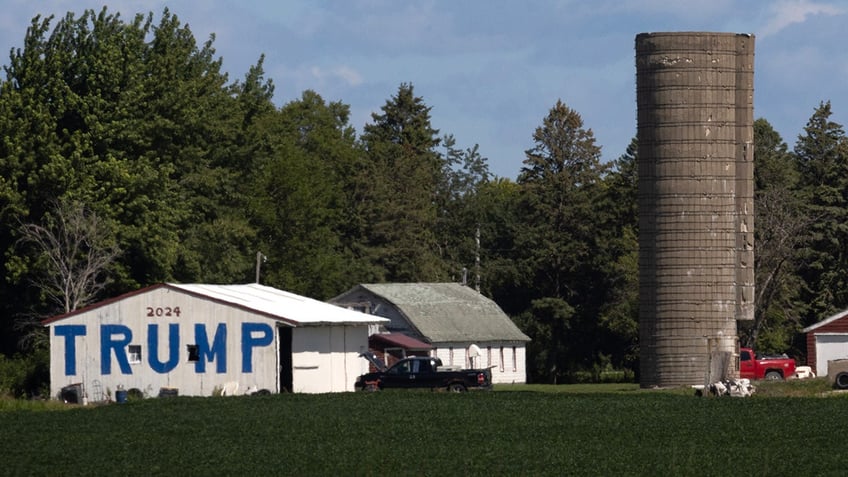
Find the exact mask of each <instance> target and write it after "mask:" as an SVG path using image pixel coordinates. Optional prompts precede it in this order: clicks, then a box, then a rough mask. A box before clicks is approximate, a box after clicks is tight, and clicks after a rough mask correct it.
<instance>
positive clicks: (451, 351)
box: [448, 346, 453, 366]
mask: <svg viewBox="0 0 848 477" xmlns="http://www.w3.org/2000/svg"><path fill="white" fill-rule="evenodd" d="M448 364H449V365H451V366H453V346H451V347H450V348H448Z"/></svg>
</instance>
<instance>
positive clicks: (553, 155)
mask: <svg viewBox="0 0 848 477" xmlns="http://www.w3.org/2000/svg"><path fill="white" fill-rule="evenodd" d="M533 140H534V143H535V145H534V147H533V148H531V149H529V150H527V151H526V156H527V158H526V159H525V161H524V167H522V169H521V174H520V175H519V178H518V184H519V186H520V187H521V217H520V220H521V227H520V229H519V232H518V238H517V239H516V246H517V248H518V249H519V250H521V251H522V256H521V262H522V264H523V265H522V266H521V268H522V269H523V270H525V271H527V272H529V275H527V276H526V278H527V279H528V280H527V282H525V283H524V284H523V285H524V286H527V287H531V288H532V289H533V293H532V297H533V298H532V301H531V303H529V304H528V308H527V310H528V311H527V313H525V315H524V318H523V319H522V321H523V322H524V325H525V329H530V327H529V325H530V324H531V323H529V322H530V321H536V322H538V323H541V324H544V325H543V326H542V325H539V326H538V327H537V328H538V330H539V331H540V333H539V334H538V335H536V336H533V335H531V338H533V343H532V345H531V351H533V352H536V353H538V352H539V351H540V350H542V349H543V350H545V351H546V353H547V357H546V359H545V364H544V366H542V365H541V363H538V364H537V366H536V367H535V369H533V370H531V371H532V374H534V375H535V377H542V376H545V377H546V378H547V379H548V380H552V381H554V382H556V381H557V380H558V379H559V375H560V374H562V373H565V372H567V371H571V370H576V369H579V368H585V367H588V366H591V364H592V356H593V354H594V352H595V350H594V349H593V341H594V340H593V339H592V333H593V331H594V330H593V328H594V327H595V326H596V324H597V322H596V318H595V317H596V316H597V313H598V310H599V308H600V303H599V300H598V297H597V295H598V292H597V290H596V289H595V285H597V284H598V283H599V281H598V278H599V275H598V271H597V270H594V269H593V257H592V256H593V254H595V253H596V252H597V245H598V243H597V232H598V230H597V221H596V220H595V213H596V210H595V205H596V201H597V199H598V198H599V196H600V195H599V194H600V192H601V190H602V186H601V178H602V175H603V173H604V171H605V168H606V166H604V165H602V164H601V162H600V156H601V149H600V147H599V146H597V145H596V144H595V137H594V134H593V133H592V130H591V129H584V127H583V120H582V118H581V117H580V114H578V113H577V112H576V111H574V110H572V109H571V108H569V107H568V106H566V105H565V104H564V103H562V101H557V103H556V105H554V107H553V108H551V110H550V112H549V113H548V115H547V116H546V117H545V118H544V121H543V124H542V125H541V126H539V127H538V128H536V131H535V133H534V134H533ZM534 326H535V325H534Z"/></svg>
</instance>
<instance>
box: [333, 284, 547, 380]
mask: <svg viewBox="0 0 848 477" xmlns="http://www.w3.org/2000/svg"><path fill="white" fill-rule="evenodd" d="M330 303H335V304H337V305H340V306H346V307H348V308H351V309H354V310H359V311H362V312H364V313H371V314H374V315H378V316H382V317H384V318H388V320H389V322H388V323H385V324H384V325H382V326H381V327H380V328H381V331H382V332H384V333H387V334H386V335H383V336H392V335H397V334H402V335H405V336H408V337H410V338H413V339H415V340H420V341H422V342H424V343H427V344H429V345H430V346H431V349H429V350H428V351H427V352H428V353H429V354H430V355H431V356H437V357H439V358H441V360H442V363H444V364H445V365H449V366H458V367H465V368H470V367H472V368H491V370H492V382H493V383H526V382H527V369H526V368H527V363H526V356H527V342H529V341H530V338H529V337H528V336H527V335H525V334H524V333H523V332H522V331H521V330H520V329H518V326H516V325H515V323H513V322H512V320H511V319H510V318H509V316H507V314H506V313H504V311H503V310H502V309H501V308H500V307H499V306H498V305H497V303H495V302H494V301H492V300H491V299H489V298H487V297H485V296H483V295H482V294H480V293H478V292H477V291H475V290H474V289H472V288H469V287H467V286H465V285H462V284H459V283H379V284H378V283H372V284H360V285H357V286H355V287H353V288H351V289H350V290H348V291H346V292H345V293H343V294H341V295H339V296H337V297H335V298H332V299H331V300H330ZM373 338H374V337H373V336H372V341H373ZM372 351H377V352H378V354H379V350H374V349H372Z"/></svg>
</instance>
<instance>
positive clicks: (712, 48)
mask: <svg viewBox="0 0 848 477" xmlns="http://www.w3.org/2000/svg"><path fill="white" fill-rule="evenodd" d="M753 85H754V37H753V36H752V35H746V34H733V33H701V32H675V33H642V34H639V35H637V36H636V93H637V106H638V113H637V122H638V135H637V139H638V142H639V150H638V166H639V247H640V256H639V280H640V285H639V299H640V312H639V320H640V346H641V369H640V372H641V378H640V383H641V385H642V387H653V386H661V387H663V386H679V385H690V384H704V381H705V379H707V373H708V371H709V368H710V366H713V368H714V367H715V364H716V361H717V359H716V356H722V357H723V360H727V361H725V362H727V363H729V364H728V366H727V368H726V371H727V372H728V373H729V375H728V377H733V376H734V373H738V370H737V369H736V367H735V366H734V363H735V362H736V360H735V359H732V357H734V356H735V355H736V349H737V333H736V321H737V320H751V319H753V317H754V308H753V306H754V305H753V300H754V209H753V207H754V199H753V196H754V194H753V170H754V169H753V168H754V165H753V160H754V154H753V91H754V86H753ZM724 369H725V368H724V367H723V366H722V370H724ZM713 375H715V370H714V371H713Z"/></svg>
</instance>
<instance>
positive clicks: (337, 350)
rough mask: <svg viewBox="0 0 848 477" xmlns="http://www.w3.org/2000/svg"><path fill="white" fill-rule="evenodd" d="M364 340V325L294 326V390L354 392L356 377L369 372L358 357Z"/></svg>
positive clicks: (366, 365)
mask: <svg viewBox="0 0 848 477" xmlns="http://www.w3.org/2000/svg"><path fill="white" fill-rule="evenodd" d="M362 343H366V345H363V344H362ZM367 343H368V327H367V326H326V327H312V326H307V327H302V328H295V329H294V330H292V374H293V379H292V381H293V390H294V391H295V392H302V393H324V392H341V391H353V390H354V389H353V384H354V381H356V377H357V376H359V375H360V374H364V373H367V372H368V362H367V361H366V360H365V359H362V358H360V357H359V353H360V352H363V351H366V350H367Z"/></svg>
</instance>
